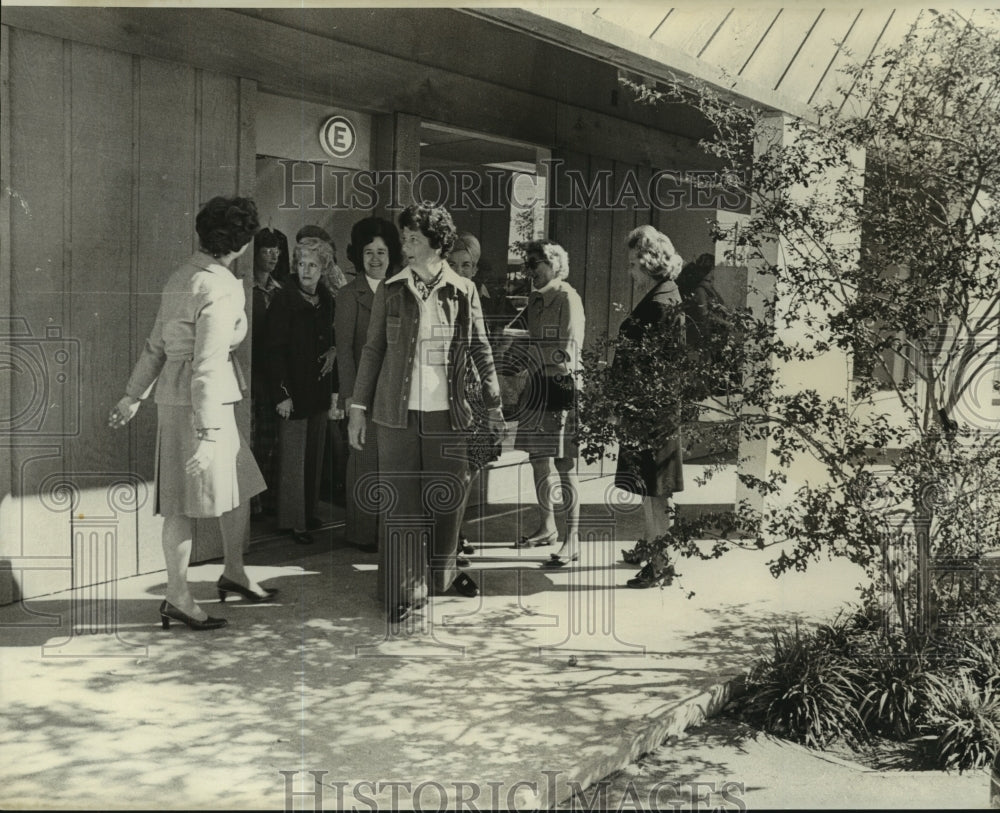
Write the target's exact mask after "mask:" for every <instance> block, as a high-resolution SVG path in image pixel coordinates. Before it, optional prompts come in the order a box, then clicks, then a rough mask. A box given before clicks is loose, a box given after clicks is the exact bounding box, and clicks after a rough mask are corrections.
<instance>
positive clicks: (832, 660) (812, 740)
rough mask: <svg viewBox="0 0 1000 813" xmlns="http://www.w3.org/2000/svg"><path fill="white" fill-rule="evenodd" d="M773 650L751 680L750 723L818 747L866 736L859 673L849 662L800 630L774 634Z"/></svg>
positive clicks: (745, 710) (748, 698)
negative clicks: (859, 710)
mask: <svg viewBox="0 0 1000 813" xmlns="http://www.w3.org/2000/svg"><path fill="white" fill-rule="evenodd" d="M771 647H772V651H771V654H770V655H769V657H767V658H766V659H765V660H763V661H761V662H760V663H759V664H758V665H757V666H756V667H755V668H754V669H753V670H752V671H751V673H750V675H749V677H748V678H747V682H746V685H747V695H746V700H745V701H744V705H743V714H744V716H745V718H746V719H747V720H748V721H749V722H751V723H752V724H754V725H757V726H759V727H761V728H763V729H765V730H766V731H770V732H771V733H773V734H777V735H779V736H782V737H786V738H788V739H791V740H794V741H796V742H801V743H804V744H805V745H808V746H810V747H813V748H822V747H823V746H824V745H827V744H828V743H830V742H831V741H832V740H835V739H846V740H848V741H856V740H858V739H859V738H860V737H862V736H863V734H864V724H863V721H862V719H861V717H860V715H859V714H858V713H857V711H856V710H855V707H856V705H857V700H858V690H857V684H858V681H859V678H860V673H859V672H858V670H857V668H856V667H855V666H853V665H852V664H851V663H850V661H849V660H847V659H845V658H843V657H838V656H837V655H836V654H835V653H832V652H830V651H829V650H828V649H827V648H825V647H822V646H818V645H817V641H816V639H815V637H813V636H809V635H806V634H805V633H803V632H802V631H801V630H800V629H799V627H798V626H797V625H796V627H795V629H794V631H793V632H791V633H787V632H779V631H777V630H776V631H774V632H773V638H772V642H771Z"/></svg>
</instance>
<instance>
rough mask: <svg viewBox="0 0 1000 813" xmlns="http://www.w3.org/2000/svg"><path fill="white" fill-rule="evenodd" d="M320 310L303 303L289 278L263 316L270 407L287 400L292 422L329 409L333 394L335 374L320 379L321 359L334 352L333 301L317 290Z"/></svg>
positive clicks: (303, 300) (328, 374) (335, 385)
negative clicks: (290, 407)
mask: <svg viewBox="0 0 1000 813" xmlns="http://www.w3.org/2000/svg"><path fill="white" fill-rule="evenodd" d="M316 294H317V295H318V296H319V305H318V306H317V307H314V306H312V305H310V304H309V303H308V302H306V300H305V299H304V298H303V297H302V294H301V293H300V289H299V285H298V282H297V281H296V280H295V279H294V278H292V279H289V281H288V283H287V284H286V285H285V286H284V287H283V288H282V289H281V290H280V291H278V293H277V294H276V295H275V297H274V300H273V301H272V302H271V307H270V308H268V311H267V342H266V347H267V350H266V352H267V362H268V387H269V392H270V396H271V399H272V402H273V403H275V404H278V403H280V402H281V401H284V400H285V399H286V398H291V399H292V410H293V411H292V415H291V418H292V420H299V419H301V418H308V417H309V416H311V415H315V414H316V413H317V412H326V411H327V410H328V409H329V408H330V395H331V393H334V392H336V391H337V380H336V379H337V375H336V368H334V371H333V372H331V373H327V374H326V375H325V376H323V377H322V378H321V377H320V369H321V368H322V367H323V362H322V361H320V358H319V357H320V356H321V355H322V354H323V353H325V352H326V351H327V350H329V349H330V348H331V347H332V346H333V318H334V310H333V309H334V304H333V297H332V296H331V295H330V292H329V291H327V289H326V288H325V287H324V286H322V285H319V286H317V287H316Z"/></svg>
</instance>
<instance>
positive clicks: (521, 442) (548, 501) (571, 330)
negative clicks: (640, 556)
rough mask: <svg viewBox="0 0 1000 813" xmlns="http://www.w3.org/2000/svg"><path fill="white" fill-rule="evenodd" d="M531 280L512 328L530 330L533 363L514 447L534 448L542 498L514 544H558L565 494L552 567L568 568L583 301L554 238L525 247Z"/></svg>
mask: <svg viewBox="0 0 1000 813" xmlns="http://www.w3.org/2000/svg"><path fill="white" fill-rule="evenodd" d="M524 264H525V266H526V267H527V269H528V274H529V276H530V278H531V283H532V291H531V294H530V295H529V296H528V304H527V305H526V306H525V308H524V310H523V311H522V312H521V314H520V316H518V318H517V319H515V320H514V322H512V323H511V324H512V327H516V328H521V329H524V330H526V331H527V333H528V335H527V338H526V340H525V341H524V342H523V347H522V348H521V353H520V358H522V359H524V361H525V362H526V364H527V367H528V384H527V386H526V387H525V388H524V390H523V392H522V396H521V399H520V402H519V403H518V407H517V420H518V424H517V442H516V444H515V446H516V448H518V449H522V450H524V451H526V452H528V456H529V458H530V460H531V470H532V473H533V475H534V481H535V493H536V495H537V497H538V512H539V523H538V527H537V528H536V529H535V530H534V531H533V532H532V533H530V534H529V535H527V536H522V537H521V538H520V540H518V541H517V542H516V543H515V547H518V548H530V547H536V546H538V545H550V544H552V543H554V542H555V541H556V540H557V538H558V536H559V532H558V530H557V528H556V515H555V501H556V500H555V498H556V495H557V494H558V495H559V496H560V497H561V500H560V501H561V503H562V508H563V511H564V512H565V515H566V536H565V538H564V540H563V544H562V546H561V547H560V548H559V551H558V552H557V553H553V554H551V557H550V559H549V561H547V562H545V565H546V566H547V567H562V566H564V565H566V564H568V563H569V562H575V561H576V560H577V559H579V558H580V530H579V528H580V499H579V494H578V492H579V489H578V485H577V477H576V460H577V455H578V450H577V446H576V441H575V435H576V397H575V394H576V375H577V373H578V372H579V370H580V354H581V352H582V351H583V334H584V325H585V318H584V314H583V300H581V299H580V295H579V294H578V293H577V292H576V291H575V290H574V289H573V287H572V286H571V285H570V284H569V283H568V282H566V278H567V277H568V276H569V255H568V254H567V253H566V250H565V249H564V248H563V247H562V246H560V245H559V244H558V243H554V242H553V241H551V240H534V241H532V242H530V243H528V245H527V247H526V248H525V263H524Z"/></svg>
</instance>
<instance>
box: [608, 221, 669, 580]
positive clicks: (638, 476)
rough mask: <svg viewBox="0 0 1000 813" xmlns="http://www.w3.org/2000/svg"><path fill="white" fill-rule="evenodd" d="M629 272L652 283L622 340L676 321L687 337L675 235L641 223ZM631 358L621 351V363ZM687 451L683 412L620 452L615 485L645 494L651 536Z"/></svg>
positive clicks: (662, 519) (647, 575)
mask: <svg viewBox="0 0 1000 813" xmlns="http://www.w3.org/2000/svg"><path fill="white" fill-rule="evenodd" d="M626 245H627V248H628V272H629V274H630V275H631V276H632V278H633V279H634V280H635V281H636V282H637V283H639V284H641V285H650V284H652V287H651V288H650V289H649V292H648V293H647V294H646V295H645V296H644V297H643V298H642V300H641V301H640V302H639V304H638V305H636V306H635V308H634V309H633V310H632V313H631V314H630V315H629V316H628V318H627V319H626V320H625V321H624V322H623V323H622V326H621V328H620V329H619V332H618V338H619V341H622V340H625V341H626V342H639V341H641V340H642V338H643V336H645V335H646V334H647V333H648V332H649V331H650V330H653V329H657V328H662V327H663V326H669V325H671V324H673V325H674V326H675V327H676V329H677V331H678V336H679V337H681V338H680V341H683V338H682V337H683V316H681V315H680V313H679V306H680V304H681V295H680V290H679V289H678V287H677V282H676V280H677V277H678V275H679V274H680V272H681V268H682V267H683V264H684V263H683V260H682V259H681V256H680V255H679V254H678V253H677V251H676V250H675V249H674V245H673V243H671V242H670V238H669V237H667V236H666V235H665V234H662V233H660V232H658V231H657V230H656V229H654V228H653V227H652V226H640V227H639V228H637V229H635V230H634V231H632V232H631V233H630V234H629V236H628V240H627V243H626ZM628 363H629V359H628V358H627V357H626V356H625V355H624V354H623V353H622V352H621V351H620V350H619V352H618V354H616V356H615V360H614V364H615V365H616V366H619V367H620V366H622V365H627V364H628ZM682 463H683V456H682V446H681V436H680V413H679V410H678V413H677V414H676V415H675V416H672V418H671V420H670V421H669V422H668V423H665V424H664V425H662V426H661V427H659V429H658V431H657V432H656V433H655V436H654V437H652V438H650V439H649V443H648V445H647V446H646V447H645V448H642V449H640V450H638V451H625V450H623V451H622V452H620V453H619V455H618V469H617V472H616V473H615V485H616V486H617V487H618V488H620V489H623V490H624V491H628V492H631V493H633V494H637V495H639V496H641V497H642V507H643V513H644V518H645V525H646V529H645V530H646V539H647V540H649V541H652V540H653V539H655V538H656V537H658V536H662V535H663V534H665V533H666V532H667V529H668V528H669V527H670V525H671V524H672V517H673V505H674V503H673V495H674V494H675V493H676V492H678V491H683V490H684V472H683V466H682ZM661 577H662V574H658V573H656V572H655V570H654V569H653V568H652V567H650V566H649V565H647V566H646V567H645V568H643V570H642V571H640V573H639V574H638V575H637V576H636V577H635V578H634V579H630V580H629V582H628V586H629V587H638V588H643V587H652V586H653V585H654V584H656V583H657V582H658V581H659V580H660V578H661Z"/></svg>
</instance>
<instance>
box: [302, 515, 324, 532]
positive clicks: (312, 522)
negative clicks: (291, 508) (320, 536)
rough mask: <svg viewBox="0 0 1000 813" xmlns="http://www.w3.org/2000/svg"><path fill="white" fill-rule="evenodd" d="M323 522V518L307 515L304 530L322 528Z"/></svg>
mask: <svg viewBox="0 0 1000 813" xmlns="http://www.w3.org/2000/svg"><path fill="white" fill-rule="evenodd" d="M325 524H326V523H325V522H323V520H321V519H320V518H319V517H309V519H307V520H306V530H307V531H315V530H317V529H319V528H322V527H323V526H324V525H325Z"/></svg>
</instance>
